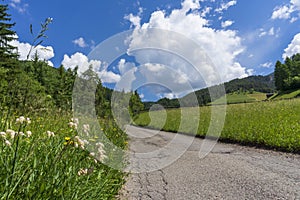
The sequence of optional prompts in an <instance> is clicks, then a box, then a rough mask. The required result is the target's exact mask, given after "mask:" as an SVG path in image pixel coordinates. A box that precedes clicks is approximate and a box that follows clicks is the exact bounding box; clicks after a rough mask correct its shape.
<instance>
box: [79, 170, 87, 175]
mask: <svg viewBox="0 0 300 200" xmlns="http://www.w3.org/2000/svg"><path fill="white" fill-rule="evenodd" d="M87 173H88V169H80V170H79V171H78V172H77V174H78V176H81V175H86V174H87Z"/></svg>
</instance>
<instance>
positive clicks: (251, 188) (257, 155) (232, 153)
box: [119, 126, 300, 200]
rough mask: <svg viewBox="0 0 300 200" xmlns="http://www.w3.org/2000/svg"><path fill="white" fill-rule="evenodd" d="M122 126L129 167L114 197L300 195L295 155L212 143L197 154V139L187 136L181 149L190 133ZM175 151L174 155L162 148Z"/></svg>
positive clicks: (299, 166)
mask: <svg viewBox="0 0 300 200" xmlns="http://www.w3.org/2000/svg"><path fill="white" fill-rule="evenodd" d="M127 132H128V134H129V135H130V152H131V154H129V158H128V159H129V162H130V165H129V168H128V170H130V171H132V172H134V173H131V174H130V175H129V176H128V178H127V182H126V184H125V185H124V187H123V189H122V191H121V193H120V196H119V199H128V200H131V199H134V200H138V199H145V200H146V199H157V200H162V199H170V200H171V199H172V200H176V199H185V200H186V199H197V200H198V199H230V200H233V199H239V200H240V199H264V200H265V199H272V200H275V199H300V155H294V154H288V153H281V152H274V151H269V150H262V149H256V148H252V147H243V146H239V145H232V144H222V143H217V144H216V145H215V147H214V149H213V150H212V152H211V153H209V154H208V155H207V156H206V157H205V158H202V159H200V158H199V150H200V147H201V145H202V144H203V140H202V139H198V138H196V139H194V138H192V139H194V140H193V142H192V144H191V145H190V144H189V145H187V146H188V148H187V149H185V148H184V146H186V143H189V142H190V141H191V137H190V136H185V135H179V134H174V133H167V132H158V131H154V130H148V129H142V128H137V127H132V126H130V127H128V128H127ZM175 136H176V142H173V141H174V140H175V139H174V138H175ZM172 142H173V143H174V144H175V145H174V146H175V147H176V148H175V150H174V146H173V147H168V144H170V143H172ZM165 147H167V148H166V149H165V150H166V151H164V150H162V151H160V150H161V149H163V148H165ZM156 150H158V153H157V154H156V153H155V154H151V153H150V154H149V152H155V151H156ZM176 150H178V151H176ZM181 151H183V152H182V153H183V155H181V156H180V155H179V156H178V158H176V159H174V157H176V156H173V155H171V154H170V155H169V154H167V153H165V152H173V154H181ZM153 155H154V157H155V158H154V159H153V158H152V157H151V156H153ZM170 158H172V159H170ZM170 160H174V162H171V161H170ZM162 166H163V167H162ZM138 172H140V173H138Z"/></svg>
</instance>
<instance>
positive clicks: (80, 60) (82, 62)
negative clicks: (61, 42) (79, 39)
mask: <svg viewBox="0 0 300 200" xmlns="http://www.w3.org/2000/svg"><path fill="white" fill-rule="evenodd" d="M62 65H63V66H64V67H65V68H66V69H69V68H70V69H74V68H75V67H78V73H79V74H81V73H83V72H84V71H86V70H87V69H89V66H92V68H93V70H94V71H95V72H97V73H98V75H99V77H100V79H101V81H102V82H105V83H115V82H118V81H119V80H120V75H118V74H115V73H113V72H111V71H106V64H105V63H102V62H101V61H99V60H90V61H89V59H88V57H87V56H86V55H84V54H82V53H79V52H77V53H75V54H73V55H71V56H70V57H69V56H68V55H64V59H63V61H62Z"/></svg>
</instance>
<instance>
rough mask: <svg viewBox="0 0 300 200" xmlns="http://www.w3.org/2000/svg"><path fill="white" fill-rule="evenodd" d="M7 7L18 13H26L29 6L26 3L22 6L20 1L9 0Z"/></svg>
mask: <svg viewBox="0 0 300 200" xmlns="http://www.w3.org/2000/svg"><path fill="white" fill-rule="evenodd" d="M9 5H10V6H11V7H12V8H14V9H16V10H17V11H18V12H19V13H25V12H27V9H28V7H29V5H28V4H27V3H25V4H23V3H22V2H21V0H11V1H10V3H9Z"/></svg>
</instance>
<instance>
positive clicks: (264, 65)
mask: <svg viewBox="0 0 300 200" xmlns="http://www.w3.org/2000/svg"><path fill="white" fill-rule="evenodd" d="M272 65H273V63H272V62H266V63H263V64H261V65H260V66H261V67H263V68H270V67H272Z"/></svg>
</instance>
